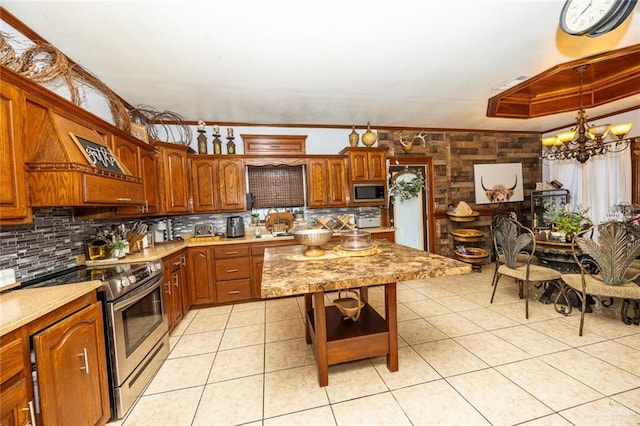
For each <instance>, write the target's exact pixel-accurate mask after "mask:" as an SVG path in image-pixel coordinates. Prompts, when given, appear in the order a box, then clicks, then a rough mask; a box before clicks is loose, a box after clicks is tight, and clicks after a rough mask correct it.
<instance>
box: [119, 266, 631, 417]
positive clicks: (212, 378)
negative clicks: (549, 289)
mask: <svg viewBox="0 0 640 426" xmlns="http://www.w3.org/2000/svg"><path fill="white" fill-rule="evenodd" d="M492 274H493V266H492V265H486V266H484V267H483V269H482V272H481V273H472V274H470V275H464V276H454V277H440V278H431V279H426V280H416V281H409V282H403V283H399V284H398V301H399V302H398V317H399V323H398V334H399V336H400V338H399V341H400V350H399V360H400V361H399V362H400V369H399V371H398V372H396V373H390V372H389V371H388V370H387V367H386V363H385V359H384V358H376V359H370V360H363V361H357V362H352V363H346V364H341V365H337V366H332V367H330V368H329V386H327V387H324V388H321V387H319V386H318V382H317V370H316V363H315V357H314V353H313V351H312V349H311V348H310V347H309V346H308V345H307V344H306V343H305V340H304V328H303V316H302V312H303V309H304V305H303V301H302V298H299V297H297V298H285V299H277V300H268V301H261V302H254V303H245V304H238V305H234V306H223V307H215V308H208V309H200V310H192V311H190V312H189V313H188V314H187V315H186V316H185V318H184V320H183V321H182V322H181V323H180V324H179V325H178V327H177V328H176V330H175V331H174V332H173V334H172V336H171V347H172V351H171V353H170V355H169V359H167V361H166V362H165V363H164V365H163V366H162V368H161V369H160V371H159V372H158V374H157V375H156V377H155V378H154V380H153V381H152V382H151V383H150V385H149V386H148V387H147V389H146V391H145V392H144V394H143V396H142V397H141V398H140V399H139V400H138V402H137V403H136V405H135V406H134V408H133V409H132V410H131V411H130V412H129V414H128V416H127V417H126V418H125V419H123V420H122V421H120V422H113V423H112V424H110V426H111V425H113V426H115V425H118V424H120V425H122V426H135V425H154V426H155V425H176V426H177V425H232V424H248V425H260V424H262V425H269V426H271V425H292V424H294V425H295V424H298V425H302V424H309V425H375V424H380V425H389V424H391V425H403V424H406V425H412V424H413V425H421V424H437V425H448V424H465V425H466V424H470V425H471V424H472V425H481V424H494V425H512V424H530V425H568V424H575V425H590V424H594V425H613V424H615V425H636V426H637V425H638V424H640V327H638V326H635V325H624V324H623V323H622V322H621V321H620V319H619V318H618V314H619V308H618V306H617V305H616V306H615V307H613V308H608V309H602V310H600V311H596V312H595V313H593V314H587V318H586V324H585V333H584V336H582V337H580V336H578V321H579V313H578V312H577V311H576V310H574V312H573V314H572V315H570V316H568V317H565V316H562V315H560V314H558V313H556V312H555V310H554V308H553V305H543V304H541V303H538V302H535V301H534V302H532V303H530V316H529V319H528V320H525V318H524V302H523V301H522V300H520V299H518V297H517V287H516V286H515V284H512V281H511V282H510V281H509V279H508V278H507V277H503V278H502V280H501V281H500V285H499V287H498V290H497V293H496V298H495V301H494V303H493V304H489V298H490V294H491V278H492ZM369 294H370V298H369V299H370V303H371V305H372V306H374V307H376V308H377V309H378V310H379V311H380V312H382V311H383V308H382V306H383V300H384V295H383V291H382V289H381V288H379V287H376V288H372V289H371V290H370V291H369ZM540 294H541V290H538V289H535V291H534V292H532V294H531V295H530V297H531V299H532V300H533V299H537V297H539V295H540ZM329 296H331V297H334V295H328V297H327V301H329V298H330V297H329Z"/></svg>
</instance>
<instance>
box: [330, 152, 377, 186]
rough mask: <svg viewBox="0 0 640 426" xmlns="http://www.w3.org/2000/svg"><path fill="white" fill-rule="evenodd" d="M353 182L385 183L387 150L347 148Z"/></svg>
mask: <svg viewBox="0 0 640 426" xmlns="http://www.w3.org/2000/svg"><path fill="white" fill-rule="evenodd" d="M340 153H341V154H345V153H346V154H347V157H348V159H349V175H350V179H351V182H371V181H384V180H386V178H387V150H386V148H345V149H343V150H342V151H340Z"/></svg>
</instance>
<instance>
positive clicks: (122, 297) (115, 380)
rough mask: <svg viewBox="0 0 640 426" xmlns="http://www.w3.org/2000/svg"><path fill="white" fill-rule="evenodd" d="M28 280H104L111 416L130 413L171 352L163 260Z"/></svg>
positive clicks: (38, 283) (75, 270) (32, 283)
mask: <svg viewBox="0 0 640 426" xmlns="http://www.w3.org/2000/svg"><path fill="white" fill-rule="evenodd" d="M54 275H55V276H52V275H48V276H47V277H41V278H37V279H34V280H31V281H26V282H24V283H23V284H22V287H32V288H33V287H46V286H51V285H63V284H70V283H73V282H81V281H89V280H100V281H102V287H101V288H100V289H99V292H98V297H99V298H100V300H102V302H103V307H104V318H105V321H104V323H105V340H106V347H107V360H108V365H109V383H110V386H111V389H110V396H111V418H112V419H120V418H122V417H124V415H125V414H126V413H127V411H129V409H130V408H131V406H132V405H133V403H134V402H135V401H136V399H137V398H138V396H140V395H141V394H142V391H143V390H144V388H145V387H146V386H147V384H148V383H149V382H150V381H151V379H152V378H153V376H154V375H155V373H156V372H157V371H158V369H159V368H160V366H161V365H162V363H163V362H164V361H165V359H166V358H167V356H168V354H169V336H168V329H169V327H168V321H167V318H166V317H165V316H164V314H163V308H162V278H163V267H162V262H160V261H157V262H151V263H144V264H120V265H111V266H104V267H91V268H85V267H77V268H73V269H72V270H67V271H61V272H59V273H57V274H54Z"/></svg>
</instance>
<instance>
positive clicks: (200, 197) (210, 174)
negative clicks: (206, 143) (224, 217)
mask: <svg viewBox="0 0 640 426" xmlns="http://www.w3.org/2000/svg"><path fill="white" fill-rule="evenodd" d="M190 160H191V186H192V192H193V211H194V212H223V211H243V210H246V208H247V204H246V186H245V180H244V165H243V163H242V160H240V159H225V158H219V157H216V156H203V155H199V156H191V157H190Z"/></svg>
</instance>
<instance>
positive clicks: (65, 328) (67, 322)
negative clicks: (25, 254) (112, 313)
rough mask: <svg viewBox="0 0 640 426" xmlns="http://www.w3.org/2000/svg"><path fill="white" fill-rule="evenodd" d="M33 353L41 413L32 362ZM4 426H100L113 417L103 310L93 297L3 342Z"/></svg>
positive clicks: (0, 405) (0, 398) (0, 410)
mask: <svg viewBox="0 0 640 426" xmlns="http://www.w3.org/2000/svg"><path fill="white" fill-rule="evenodd" d="M30 340H31V341H32V342H33V351H34V353H35V371H36V372H37V382H38V386H37V389H38V405H39V407H40V410H39V413H36V410H35V398H34V392H33V391H34V386H33V380H32V374H31V371H32V368H31V360H30V353H29V352H30V351H29V348H30V344H29V342H30ZM0 383H1V392H0V419H1V424H2V425H27V424H30V425H33V424H45V425H72V424H73V425H100V424H105V423H106V422H107V421H108V420H109V418H110V417H111V407H110V404H109V383H108V378H107V352H106V350H105V341H104V326H103V317H102V304H101V302H99V301H98V300H97V296H96V292H95V291H94V292H90V293H88V294H85V295H84V296H81V297H79V298H77V299H74V300H71V301H69V302H68V303H67V304H65V305H63V306H61V307H59V308H57V309H55V310H53V311H51V312H49V313H47V314H46V315H43V316H42V317H38V318H36V319H34V320H33V321H31V322H29V323H28V324H25V325H24V326H22V327H20V328H18V329H17V330H14V331H12V332H10V333H7V334H5V335H4V336H2V337H1V338H0Z"/></svg>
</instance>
